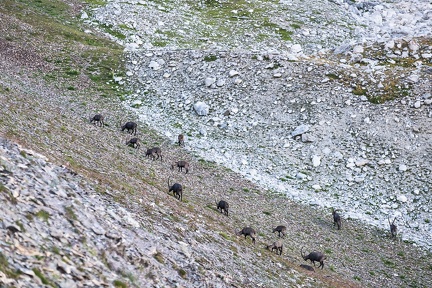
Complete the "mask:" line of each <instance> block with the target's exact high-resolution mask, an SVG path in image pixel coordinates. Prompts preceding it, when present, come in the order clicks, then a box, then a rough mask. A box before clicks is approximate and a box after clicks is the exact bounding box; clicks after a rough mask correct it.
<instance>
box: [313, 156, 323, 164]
mask: <svg viewBox="0 0 432 288" xmlns="http://www.w3.org/2000/svg"><path fill="white" fill-rule="evenodd" d="M320 164H321V156H318V155H313V156H312V165H313V166H314V167H318V166H319V165H320Z"/></svg>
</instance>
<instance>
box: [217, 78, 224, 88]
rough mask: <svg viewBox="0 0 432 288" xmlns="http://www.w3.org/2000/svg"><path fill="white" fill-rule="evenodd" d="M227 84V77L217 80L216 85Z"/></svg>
mask: <svg viewBox="0 0 432 288" xmlns="http://www.w3.org/2000/svg"><path fill="white" fill-rule="evenodd" d="M224 85H225V79H219V80H218V81H217V82H216V86H218V87H222V86H224Z"/></svg>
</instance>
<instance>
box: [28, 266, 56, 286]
mask: <svg viewBox="0 0 432 288" xmlns="http://www.w3.org/2000/svg"><path fill="white" fill-rule="evenodd" d="M33 272H34V273H35V275H36V276H37V277H38V278H39V279H40V280H41V281H42V283H43V284H45V285H49V286H51V287H55V286H54V284H52V283H51V281H49V280H48V279H47V278H46V277H45V276H44V275H43V274H42V272H41V271H40V270H39V269H38V268H33Z"/></svg>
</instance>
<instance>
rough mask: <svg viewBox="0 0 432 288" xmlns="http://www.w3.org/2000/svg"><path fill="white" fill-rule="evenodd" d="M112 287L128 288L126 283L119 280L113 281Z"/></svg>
mask: <svg viewBox="0 0 432 288" xmlns="http://www.w3.org/2000/svg"><path fill="white" fill-rule="evenodd" d="M113 285H114V287H116V288H127V287H128V286H127V284H126V283H124V282H122V281H120V280H114V281H113Z"/></svg>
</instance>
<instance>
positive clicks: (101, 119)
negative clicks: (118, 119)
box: [90, 114, 105, 127]
mask: <svg viewBox="0 0 432 288" xmlns="http://www.w3.org/2000/svg"><path fill="white" fill-rule="evenodd" d="M96 122H97V123H98V125H99V126H101V127H102V126H103V125H105V123H104V116H103V115H102V114H96V115H94V116H93V118H91V119H90V123H93V124H94V125H96Z"/></svg>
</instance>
